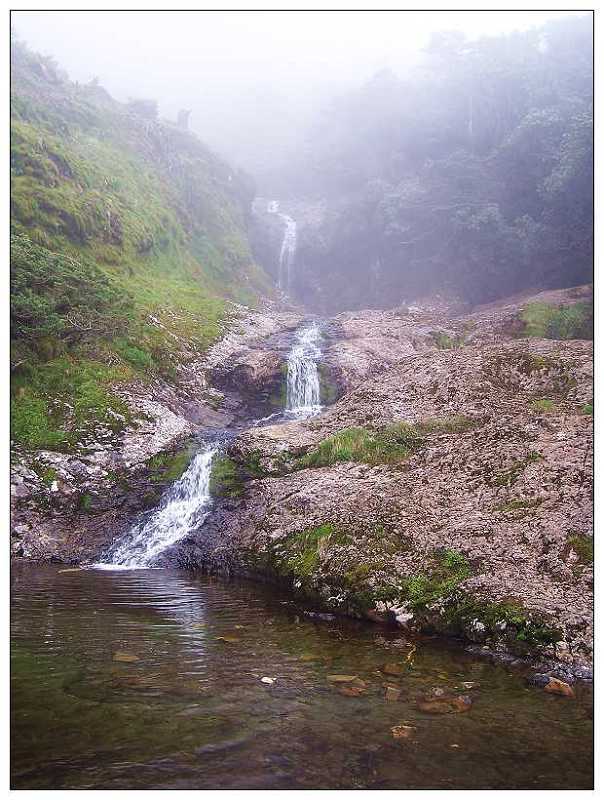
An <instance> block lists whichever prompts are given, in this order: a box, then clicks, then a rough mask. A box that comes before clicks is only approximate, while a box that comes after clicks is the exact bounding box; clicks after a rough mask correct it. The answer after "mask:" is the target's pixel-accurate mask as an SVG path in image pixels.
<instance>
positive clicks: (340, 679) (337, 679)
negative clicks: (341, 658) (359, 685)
mask: <svg viewBox="0 0 604 800" xmlns="http://www.w3.org/2000/svg"><path fill="white" fill-rule="evenodd" d="M327 680H328V681H329V682H330V683H352V682H353V681H355V680H357V676H356V675H328V676H327Z"/></svg>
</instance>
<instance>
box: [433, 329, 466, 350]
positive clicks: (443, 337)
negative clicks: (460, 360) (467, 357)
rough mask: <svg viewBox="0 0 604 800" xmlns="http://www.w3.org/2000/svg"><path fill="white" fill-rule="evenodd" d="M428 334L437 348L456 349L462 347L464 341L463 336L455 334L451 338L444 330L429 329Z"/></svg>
mask: <svg viewBox="0 0 604 800" xmlns="http://www.w3.org/2000/svg"><path fill="white" fill-rule="evenodd" d="M430 336H431V337H432V339H433V340H434V343H435V345H436V346H437V347H438V349H439V350H457V349H458V348H460V347H463V345H464V343H465V336H463V335H462V336H455V337H454V338H452V337H451V336H449V334H448V333H445V332H444V331H430Z"/></svg>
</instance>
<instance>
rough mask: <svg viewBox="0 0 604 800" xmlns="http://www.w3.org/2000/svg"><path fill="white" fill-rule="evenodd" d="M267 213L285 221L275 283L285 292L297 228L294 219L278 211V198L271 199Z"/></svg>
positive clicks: (294, 248)
mask: <svg viewBox="0 0 604 800" xmlns="http://www.w3.org/2000/svg"><path fill="white" fill-rule="evenodd" d="M267 211H268V212H269V214H277V216H278V217H279V218H280V219H282V220H283V222H284V223H285V232H284V234H283V241H282V243H281V252H280V253H279V276H278V280H277V285H278V287H279V289H282V290H283V291H284V292H285V294H288V293H289V288H290V281H291V271H292V267H293V265H294V259H295V257H296V244H297V228H296V220H295V219H292V217H290V216H289V215H288V214H284V213H283V212H281V211H279V202H278V200H271V201H270V202H269V204H268V206H267Z"/></svg>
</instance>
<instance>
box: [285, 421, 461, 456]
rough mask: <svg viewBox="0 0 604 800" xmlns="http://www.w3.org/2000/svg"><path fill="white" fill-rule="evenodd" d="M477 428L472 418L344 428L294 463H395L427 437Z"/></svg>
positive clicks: (419, 445)
mask: <svg viewBox="0 0 604 800" xmlns="http://www.w3.org/2000/svg"><path fill="white" fill-rule="evenodd" d="M474 425H475V422H474V421H473V420H471V419H470V418H469V417H464V416H461V415H460V416H453V417H449V418H444V419H432V420H426V421H425V422H422V423H418V424H416V425H411V424H409V423H406V422H397V423H394V424H392V425H388V426H386V427H384V428H382V429H380V430H379V431H371V430H367V429H366V428H345V429H344V430H342V431H338V433H335V434H334V435H333V436H329V437H328V438H327V439H324V440H323V441H322V442H321V443H320V444H319V445H318V446H317V447H316V448H315V449H314V450H312V451H311V452H310V453H307V454H306V455H304V456H302V457H301V458H299V459H297V461H296V462H295V468H297V469H306V468H309V467H326V466H331V465H332V464H337V463H343V462H357V463H363V464H372V465H375V464H396V463H400V462H402V461H404V460H405V459H407V458H408V457H409V456H410V455H411V454H412V453H414V452H416V451H418V450H419V449H421V447H423V446H424V444H425V439H426V436H429V435H431V434H437V433H462V432H464V431H466V430H469V429H470V428H472V427H473V426H474Z"/></svg>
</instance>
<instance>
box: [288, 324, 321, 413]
mask: <svg viewBox="0 0 604 800" xmlns="http://www.w3.org/2000/svg"><path fill="white" fill-rule="evenodd" d="M321 340H322V336H321V330H320V328H319V326H318V325H317V323H316V322H312V323H311V324H310V325H308V326H307V327H304V328H302V329H301V330H299V331H298V332H297V333H296V340H295V342H294V345H293V347H292V349H291V350H290V353H289V356H288V357H287V402H286V414H287V415H288V416H289V417H293V418H294V419H308V418H309V417H314V416H315V415H316V414H318V413H319V412H320V411H321V409H322V406H321V384H320V381H319V368H318V362H319V359H320V358H321V347H320V342H321Z"/></svg>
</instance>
